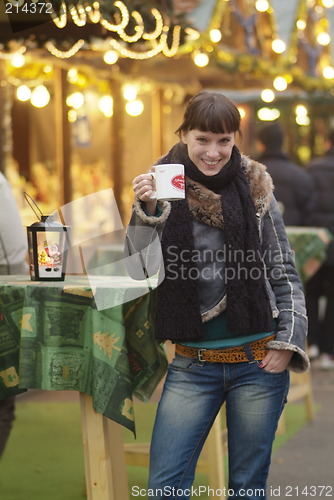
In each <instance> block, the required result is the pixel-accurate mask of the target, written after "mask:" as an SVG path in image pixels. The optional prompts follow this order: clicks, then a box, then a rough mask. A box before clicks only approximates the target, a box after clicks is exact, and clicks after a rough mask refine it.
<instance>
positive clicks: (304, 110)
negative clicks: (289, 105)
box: [295, 104, 308, 116]
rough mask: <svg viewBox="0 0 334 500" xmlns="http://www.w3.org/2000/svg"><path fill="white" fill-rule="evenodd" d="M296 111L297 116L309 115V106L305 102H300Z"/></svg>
mask: <svg viewBox="0 0 334 500" xmlns="http://www.w3.org/2000/svg"><path fill="white" fill-rule="evenodd" d="M295 113H296V115H297V116H307V114H308V111H307V107H306V106H304V104H298V105H297V106H296V108H295Z"/></svg>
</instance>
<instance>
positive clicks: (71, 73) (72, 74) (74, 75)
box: [67, 68, 78, 83]
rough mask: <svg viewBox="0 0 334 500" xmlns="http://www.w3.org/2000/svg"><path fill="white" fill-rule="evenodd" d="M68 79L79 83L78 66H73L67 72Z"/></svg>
mask: <svg viewBox="0 0 334 500" xmlns="http://www.w3.org/2000/svg"><path fill="white" fill-rule="evenodd" d="M67 80H68V81H69V82H70V83H77V81H78V70H77V69H76V68H71V69H69V70H68V72H67Z"/></svg>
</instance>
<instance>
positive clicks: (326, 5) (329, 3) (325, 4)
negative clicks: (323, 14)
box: [321, 0, 334, 9]
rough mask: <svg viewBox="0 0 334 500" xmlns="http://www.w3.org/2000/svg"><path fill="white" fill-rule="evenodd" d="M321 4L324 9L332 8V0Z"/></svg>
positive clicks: (323, 0) (333, 4)
mask: <svg viewBox="0 0 334 500" xmlns="http://www.w3.org/2000/svg"><path fill="white" fill-rule="evenodd" d="M321 3H322V5H323V6H324V7H326V9H330V8H331V7H333V6H334V0H321Z"/></svg>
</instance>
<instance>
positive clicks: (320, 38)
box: [317, 31, 331, 46]
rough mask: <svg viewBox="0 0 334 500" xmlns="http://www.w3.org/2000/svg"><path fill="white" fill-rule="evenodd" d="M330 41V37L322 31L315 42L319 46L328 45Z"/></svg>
mask: <svg viewBox="0 0 334 500" xmlns="http://www.w3.org/2000/svg"><path fill="white" fill-rule="evenodd" d="M330 41H331V37H330V36H329V34H328V33H325V32H324V31H323V32H322V33H319V35H318V36H317V42H318V43H319V44H320V45H324V46H325V45H329V43H330Z"/></svg>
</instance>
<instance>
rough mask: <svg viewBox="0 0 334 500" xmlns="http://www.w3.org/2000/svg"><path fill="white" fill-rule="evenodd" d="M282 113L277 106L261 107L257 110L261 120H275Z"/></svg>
mask: <svg viewBox="0 0 334 500" xmlns="http://www.w3.org/2000/svg"><path fill="white" fill-rule="evenodd" d="M280 115H281V113H280V112H279V110H278V109H277V108H261V109H259V110H258V112H257V116H258V118H259V119H260V120H261V121H266V122H273V121H274V120H277V118H279V117H280Z"/></svg>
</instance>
